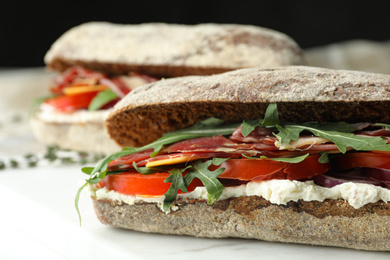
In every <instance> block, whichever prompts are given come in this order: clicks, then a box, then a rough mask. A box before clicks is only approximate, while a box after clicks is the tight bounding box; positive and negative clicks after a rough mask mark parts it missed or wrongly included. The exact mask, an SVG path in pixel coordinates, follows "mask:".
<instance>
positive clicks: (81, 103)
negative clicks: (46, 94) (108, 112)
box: [45, 91, 99, 112]
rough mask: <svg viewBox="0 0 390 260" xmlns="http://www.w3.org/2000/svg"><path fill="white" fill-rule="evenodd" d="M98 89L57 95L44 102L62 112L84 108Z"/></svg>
mask: <svg viewBox="0 0 390 260" xmlns="http://www.w3.org/2000/svg"><path fill="white" fill-rule="evenodd" d="M98 92H99V91H94V92H85V93H80V94H75V95H68V96H65V95H64V96H59V97H55V98H51V99H48V100H46V101H45V103H46V104H48V105H50V106H53V107H54V108H55V109H56V110H58V111H62V112H72V111H74V110H77V109H86V108H88V106H89V103H91V101H92V99H93V98H94V97H95V96H96V95H97V93H98Z"/></svg>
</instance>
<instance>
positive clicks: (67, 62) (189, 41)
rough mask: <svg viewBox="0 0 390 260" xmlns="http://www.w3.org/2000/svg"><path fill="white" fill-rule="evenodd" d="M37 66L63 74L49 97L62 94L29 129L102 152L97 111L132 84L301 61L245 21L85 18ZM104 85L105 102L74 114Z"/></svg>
mask: <svg viewBox="0 0 390 260" xmlns="http://www.w3.org/2000/svg"><path fill="white" fill-rule="evenodd" d="M45 63H46V65H47V67H48V68H49V69H52V70H56V71H59V72H63V73H64V74H62V75H60V76H59V78H58V79H57V80H56V82H54V83H53V85H54V87H53V88H52V91H54V92H53V93H54V95H55V97H57V98H58V97H61V98H63V96H64V95H65V96H66V97H67V98H68V99H66V100H63V99H62V100H56V99H55V100H52V101H49V102H47V101H46V103H49V106H51V109H50V108H49V109H48V108H47V106H45V107H42V109H41V110H40V111H37V113H35V115H34V116H33V118H32V119H31V121H32V123H31V126H32V130H33V132H34V133H35V135H36V137H37V138H38V139H39V140H40V141H42V142H44V143H46V144H49V145H53V144H54V145H58V146H60V147H63V148H67V149H72V150H79V151H80V150H81V151H90V152H99V153H100V152H105V153H110V152H113V151H115V150H117V149H118V148H119V147H118V146H117V145H116V143H115V142H113V141H112V140H110V139H108V137H107V134H106V130H105V129H104V127H102V126H103V124H104V121H103V120H100V121H97V118H103V117H102V115H104V114H106V112H102V111H100V110H101V109H103V110H106V109H110V108H111V107H112V104H113V102H116V101H117V100H119V99H120V98H122V97H123V96H124V95H125V94H127V92H129V91H131V90H132V89H134V88H136V87H138V86H139V85H143V84H145V83H148V82H151V81H154V80H158V79H161V78H170V77H176V76H183V75H210V74H216V73H222V72H226V71H229V70H235V69H240V68H246V67H254V66H260V67H268V66H286V65H294V64H304V63H305V59H304V55H303V52H302V50H301V49H300V48H299V46H298V45H297V43H296V42H294V41H293V40H292V39H291V38H290V37H288V36H287V35H285V34H283V33H280V32H277V31H274V30H270V29H266V28H261V27H256V26H251V25H235V24H198V25H179V24H164V23H148V24H139V25H130V24H127V25H125V24H112V23H107V22H90V23H85V24H81V25H79V26H76V27H74V28H71V29H70V30H69V31H67V32H65V33H64V34H63V35H62V36H61V37H60V38H59V39H58V40H57V41H56V42H54V43H53V45H52V46H51V48H50V49H49V51H48V52H47V54H46V55H45ZM80 67H81V69H80ZM82 68H84V69H86V70H87V72H85V71H84V70H83V69H82ZM94 72H96V73H94ZM75 75H76V76H75ZM129 76H131V77H129ZM91 78H92V79H91ZM102 78H103V80H102ZM118 78H120V80H119V81H118ZM85 85H89V86H92V87H89V88H85ZM75 86H76V87H78V88H77V89H76V93H77V95H79V96H80V98H77V99H76V98H75V96H74V95H76V94H74V93H75V91H74V90H75V89H74V88H73V87H75ZM80 86H82V87H84V89H82V88H80ZM66 90H68V91H66ZM104 90H106V91H109V90H111V91H114V92H115V94H116V96H113V94H112V93H111V94H110V95H109V98H111V99H110V101H112V102H111V103H108V106H107V105H105V106H103V105H101V106H100V107H98V108H94V109H93V110H94V111H88V112H86V111H81V112H80V110H86V109H87V108H90V103H91V102H92V101H91V100H92V99H93V98H94V97H95V96H93V95H92V94H91V92H94V93H95V95H97V94H98V93H100V92H103V91H104ZM88 91H89V92H88ZM68 92H70V94H69V93H68ZM72 95H73V96H72ZM91 95H92V96H93V97H92V96H91ZM107 95H108V94H107ZM69 96H71V97H72V99H71V100H69ZM105 97H107V96H105ZM115 97H116V98H117V99H116V100H115ZM80 100H82V101H80ZM85 100H87V101H85ZM100 100H102V99H100ZM81 103H82V104H81ZM65 105H66V107H64V106H65ZM97 109H100V110H97ZM55 113H57V114H60V115H59V116H57V115H55ZM80 114H82V115H80ZM80 117H82V118H83V119H80ZM57 118H60V119H57ZM91 121H93V124H92V123H91ZM86 133H88V136H87V135H86ZM83 140H85V141H83ZM102 148H104V149H102Z"/></svg>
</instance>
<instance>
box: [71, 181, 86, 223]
mask: <svg viewBox="0 0 390 260" xmlns="http://www.w3.org/2000/svg"><path fill="white" fill-rule="evenodd" d="M87 184H88V182H85V183H84V185H83V186H81V187H80V188H79V189H78V190H77V193H76V197H75V199H74V206H75V208H76V211H77V214H78V216H79V222H80V226H81V214H80V209H79V200H80V195H81V192H82V191H83V189H84V188H85V187H86V186H87Z"/></svg>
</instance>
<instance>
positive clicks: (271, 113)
mask: <svg viewBox="0 0 390 260" xmlns="http://www.w3.org/2000/svg"><path fill="white" fill-rule="evenodd" d="M279 123H280V120H279V112H278V106H277V104H275V103H271V104H269V105H268V107H267V110H266V111H265V115H264V119H263V122H262V125H263V126H264V127H266V126H274V125H276V124H279Z"/></svg>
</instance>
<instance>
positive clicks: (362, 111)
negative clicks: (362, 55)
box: [106, 66, 390, 146]
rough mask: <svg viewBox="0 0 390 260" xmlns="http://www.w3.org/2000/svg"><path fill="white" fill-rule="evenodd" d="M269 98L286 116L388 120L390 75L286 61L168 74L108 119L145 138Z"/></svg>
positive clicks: (236, 117) (127, 140)
mask: <svg viewBox="0 0 390 260" xmlns="http://www.w3.org/2000/svg"><path fill="white" fill-rule="evenodd" d="M161 93H164V95H161ZM269 103H278V111H279V115H280V118H281V119H282V120H283V121H293V122H302V121H348V122H362V121H363V122H364V121H367V122H390V114H389V113H388V111H389V109H390V76H389V75H384V74H374V73H365V72H358V71H345V70H330V69H324V68H316V67H308V66H286V67H278V68H267V69H264V68H249V69H241V70H236V71H231V72H226V73H223V74H219V75H213V76H188V77H181V78H174V79H167V80H162V81H159V82H155V83H151V84H148V85H145V86H143V87H141V88H138V89H136V90H134V91H133V92H131V93H130V94H129V95H127V96H126V97H125V98H124V99H122V100H121V101H120V102H119V103H118V104H117V105H116V106H115V110H114V111H113V112H112V113H111V114H110V115H109V116H108V118H107V120H106V122H107V129H108V132H109V134H110V136H111V137H112V138H113V139H114V140H115V141H116V142H118V144H119V145H121V146H142V145H145V144H147V143H150V142H152V141H154V140H156V139H157V138H159V137H161V136H162V134H163V133H164V132H170V131H173V130H177V129H180V128H185V127H188V126H190V125H193V124H194V123H196V122H198V121H200V120H202V119H205V118H207V117H210V116H214V117H218V118H221V119H224V120H226V121H227V122H232V121H236V122H241V121H242V120H243V119H254V118H259V117H262V116H263V115H264V112H265V109H266V108H267V106H268V104H269ZM156 118H157V119H158V120H155V119H156ZM129 125H131V126H132V127H128V126H129ZM145 133H147V134H145Z"/></svg>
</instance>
